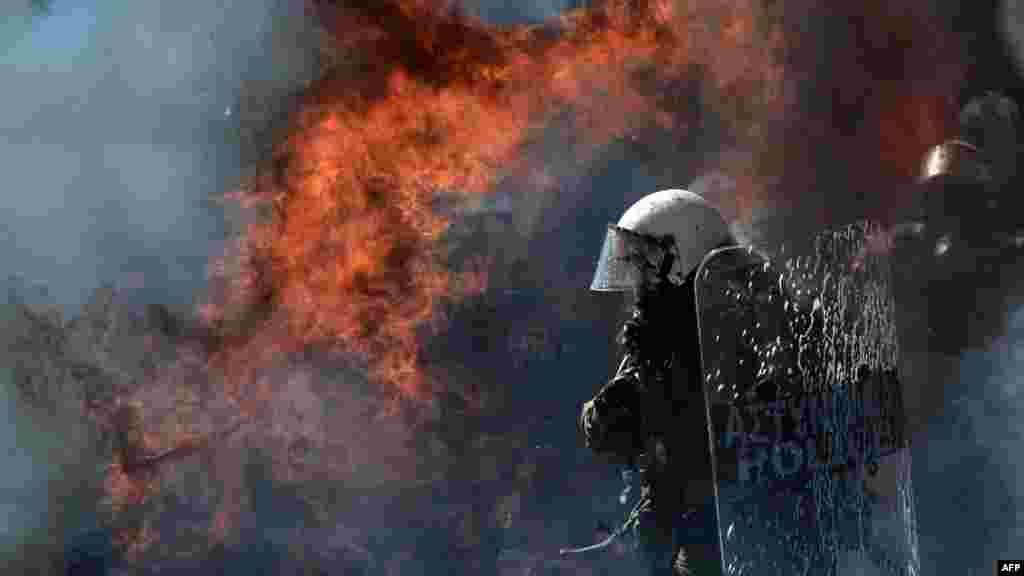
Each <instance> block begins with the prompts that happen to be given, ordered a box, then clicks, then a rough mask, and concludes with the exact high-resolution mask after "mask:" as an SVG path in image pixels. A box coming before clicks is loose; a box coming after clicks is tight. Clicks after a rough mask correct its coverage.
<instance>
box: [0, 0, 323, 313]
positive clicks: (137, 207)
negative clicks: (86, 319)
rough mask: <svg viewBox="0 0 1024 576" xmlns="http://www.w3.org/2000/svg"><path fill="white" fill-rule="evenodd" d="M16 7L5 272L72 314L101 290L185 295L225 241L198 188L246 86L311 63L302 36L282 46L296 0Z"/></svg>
mask: <svg viewBox="0 0 1024 576" xmlns="http://www.w3.org/2000/svg"><path fill="white" fill-rule="evenodd" d="M21 4H22V3H19V2H8V3H5V7H4V8H2V9H0V19H2V20H5V24H4V25H3V26H0V86H3V89H2V90H0V174H2V176H3V178H2V184H0V189H2V193H0V234H2V236H3V240H2V241H0V262H3V264H4V268H5V272H7V273H15V274H19V275H23V276H26V277H28V278H31V279H32V280H33V281H36V282H41V283H43V284H46V285H48V286H50V287H51V288H50V289H51V292H52V294H53V296H54V297H55V298H56V299H57V300H58V301H59V302H60V303H61V304H62V305H64V306H66V307H69V308H72V309H74V308H77V307H78V306H79V305H80V304H81V303H82V301H83V300H84V299H85V298H86V297H87V295H88V294H89V293H90V292H91V291H92V289H93V288H95V287H96V286H97V285H98V284H100V283H114V284H117V285H121V286H124V287H126V288H129V289H133V290H134V291H135V293H136V294H138V295H140V297H142V298H145V299H147V300H161V301H171V302H188V301H190V300H191V296H192V293H193V292H194V291H195V290H196V289H198V288H200V287H201V286H203V285H204V284H205V281H206V278H205V268H206V265H207V262H208V258H209V256H210V254H211V252H214V251H216V250H218V244H217V241H218V240H219V239H220V238H221V237H222V235H223V230H222V229H223V223H222V221H221V215H220V213H219V211H218V209H216V207H215V206H213V205H212V204H211V203H210V197H211V196H213V195H216V194H219V193H222V192H224V191H226V190H227V189H230V188H231V186H233V185H234V183H235V181H236V179H237V177H238V175H239V171H240V160H239V142H238V137H237V134H238V132H239V131H238V123H239V121H240V120H239V118H238V115H237V113H235V112H236V110H237V102H238V101H239V95H240V92H241V90H242V89H243V83H245V82H264V83H267V82H274V83H278V84H280V85H293V86H297V85H298V84H299V83H300V82H301V81H303V80H305V79H306V78H308V77H310V75H311V74H312V72H313V71H314V69H315V68H314V60H313V57H312V56H311V55H310V54H311V53H312V54H315V52H314V50H315V49H314V48H313V46H315V44H314V42H315V39H314V38H312V36H309V37H306V38H303V39H301V40H299V41H300V42H306V43H307V44H305V45H299V46H287V45H285V46H282V42H281V36H282V33H281V29H282V28H283V27H285V26H290V27H292V28H293V29H294V28H295V27H303V26H304V27H307V28H311V26H312V25H311V24H310V22H309V21H308V19H306V18H305V17H304V12H303V9H302V4H301V3H299V2H289V1H287V0H271V1H269V2H262V3H254V2H247V1H243V0H227V1H225V2H216V3H210V2H200V1H198V0H184V1H181V2H158V1H156V0H150V1H141V2H139V1H134V2H133V1H127V0H123V1H104V2H98V1H97V2H55V3H53V6H52V10H51V12H50V14H49V15H48V16H46V17H38V16H36V17H33V16H32V15H31V13H30V12H29V10H28V8H27V7H22V6H21ZM290 38H301V37H300V36H297V35H293V36H291V37H290ZM283 49H284V50H283ZM287 50H293V51H292V52H290V53H289V54H288V55H289V57H288V58H283V57H282V55H281V54H280V53H281V52H282V51H287ZM286 61H287V65H285V62H286Z"/></svg>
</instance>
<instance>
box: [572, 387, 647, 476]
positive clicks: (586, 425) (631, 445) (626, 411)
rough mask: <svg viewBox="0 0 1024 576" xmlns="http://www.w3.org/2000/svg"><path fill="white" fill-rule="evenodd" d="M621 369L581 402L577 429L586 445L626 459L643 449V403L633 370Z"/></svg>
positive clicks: (597, 450) (596, 450)
mask: <svg viewBox="0 0 1024 576" xmlns="http://www.w3.org/2000/svg"><path fill="white" fill-rule="evenodd" d="M623 372H624V373H623ZM623 372H620V373H619V374H618V375H616V377H615V378H613V379H612V380H611V381H610V382H608V383H607V384H605V386H604V387H603V388H601V390H600V392H598V393H597V395H596V396H595V397H594V398H593V399H592V400H589V401H587V402H586V403H584V405H583V410H582V412H581V414H580V428H581V430H582V431H583V434H584V436H585V437H586V442H587V447H588V448H590V449H592V450H594V451H595V452H609V453H613V454H616V455H619V456H621V457H624V458H629V457H632V456H634V455H635V454H636V453H637V452H638V451H639V450H642V441H641V440H640V439H641V438H642V435H643V430H642V422H641V420H640V418H639V416H638V413H639V411H640V410H641V409H642V406H641V405H640V393H639V390H637V382H636V378H635V373H634V371H630V370H625V371H623Z"/></svg>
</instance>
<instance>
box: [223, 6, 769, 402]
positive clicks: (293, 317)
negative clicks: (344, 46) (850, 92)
mask: <svg viewBox="0 0 1024 576" xmlns="http://www.w3.org/2000/svg"><path fill="white" fill-rule="evenodd" d="M704 4H705V6H703V7H702V8H701V10H700V16H701V17H702V18H710V19H713V20H714V22H715V23H717V24H721V26H722V27H721V29H720V30H709V29H707V28H695V27H693V26H692V25H691V24H692V22H694V21H695V14H693V13H692V12H693V9H690V11H689V12H680V11H679V9H678V7H677V4H676V3H675V2H671V1H669V0H653V1H649V2H639V3H636V2H630V3H614V2H609V3H606V4H603V5H601V6H598V7H594V8H591V9H589V10H587V11H576V12H571V13H567V14H565V15H563V16H562V17H561V18H560V19H559V20H558V21H557V22H554V23H551V24H550V25H544V26H535V27H510V28H497V27H492V26H487V25H484V24H482V23H480V22H478V21H475V20H473V19H470V18H467V17H465V16H461V15H460V14H459V13H458V12H457V11H454V10H452V9H450V8H449V7H447V6H446V5H445V4H444V3H440V2H412V1H396V0H387V1H383V2H374V3H367V4H360V5H358V6H356V5H353V6H344V7H341V6H333V5H332V6H329V7H324V8H323V10H324V14H325V15H326V18H327V21H328V23H329V28H330V29H331V31H332V34H333V35H334V36H335V37H336V38H337V39H338V40H339V41H340V42H347V43H350V44H352V45H353V46H351V47H350V51H349V52H348V54H350V55H351V61H350V62H349V63H348V64H349V66H350V67H351V70H343V71H341V72H339V73H336V74H334V75H328V77H327V78H325V79H324V80H323V81H321V82H320V83H319V84H318V85H316V86H315V87H314V88H313V89H312V90H311V91H310V94H309V98H308V102H307V104H306V107H305V109H304V110H303V111H302V113H301V115H300V117H299V118H298V121H297V123H296V128H295V130H294V131H293V132H292V134H291V136H290V137H289V138H288V139H287V141H285V142H284V143H283V144H282V145H281V146H280V147H279V149H278V152H277V156H276V165H275V173H274V174H272V175H270V176H268V177H266V178H264V179H261V180H260V181H259V183H258V185H256V186H255V187H254V189H253V190H251V191H248V192H247V194H246V195H245V197H246V199H247V200H249V201H254V200H256V201H264V202H266V203H267V205H269V206H271V207H272V209H271V210H272V211H271V216H270V217H269V218H267V219H265V220H263V221H259V222H257V223H255V224H252V225H251V226H250V227H249V228H248V230H247V232H246V235H245V238H244V245H243V250H244V251H245V253H246V258H247V260H246V263H245V266H244V269H243V270H242V271H241V272H240V273H238V274H237V276H236V277H235V278H234V279H233V283H232V285H231V286H230V289H229V294H228V299H229V300H234V301H237V302H243V303H245V304H244V305H248V306H253V305H255V307H256V308H259V309H260V310H261V313H263V314H266V316H265V320H263V321H262V322H263V324H262V325H261V326H260V328H259V330H260V331H261V335H260V337H259V338H257V339H256V340H250V339H243V341H244V342H245V344H244V345H242V346H241V348H243V349H251V347H252V346H256V347H257V348H260V349H264V348H265V347H266V346H267V345H268V342H267V340H266V338H267V337H268V336H267V332H266V330H267V329H268V328H270V327H273V328H272V330H273V334H274V335H273V337H271V340H272V341H273V344H272V346H275V347H283V348H284V349H289V348H291V347H294V346H300V345H304V344H309V343H313V342H317V343H328V344H335V343H336V344H340V345H341V346H342V347H343V348H344V349H346V350H348V351H350V352H357V353H358V354H360V355H361V357H362V358H364V359H365V360H366V361H367V362H368V365H369V370H370V372H371V375H372V377H373V378H374V379H376V380H378V381H381V382H386V383H389V384H393V385H394V386H395V387H396V389H397V390H398V391H400V392H401V394H402V395H404V396H406V397H413V398H418V397H423V396H424V395H426V394H428V393H429V391H430V389H431V385H430V383H429V382H427V381H425V378H424V376H423V372H422V371H421V370H420V369H419V367H418V365H417V354H418V353H417V348H418V338H419V333H420V330H421V329H422V328H423V327H425V326H429V325H430V323H431V320H432V318H433V317H434V314H435V310H436V304H437V302H438V300H439V299H440V298H442V297H458V296H460V295H463V294H465V293H467V292H469V291H472V290H473V289H474V287H480V286H482V285H483V283H482V282H481V281H480V279H479V278H476V279H474V274H479V272H469V273H461V274H460V273H456V272H455V271H454V270H452V269H451V268H449V267H447V266H445V265H444V264H443V263H442V262H440V260H439V258H438V253H437V248H438V242H439V238H440V237H441V234H442V233H443V231H444V230H445V228H446V225H447V221H446V220H445V219H444V217H442V216H441V215H439V214H438V213H436V212H435V211H433V210H432V204H433V202H434V199H435V197H436V196H437V194H438V193H440V192H444V193H448V194H452V193H455V194H475V193H484V192H487V191H489V190H491V189H492V188H493V186H494V185H495V183H496V182H497V181H498V180H499V179H500V178H502V177H504V176H508V175H515V174H517V173H518V175H519V176H523V175H524V174H523V173H524V172H529V171H530V170H531V167H530V166H529V164H528V163H527V162H524V161H523V157H522V156H521V154H520V153H521V151H522V147H523V145H524V142H526V141H527V139H528V138H529V137H530V136H531V134H532V133H533V132H534V131H535V130H539V129H541V128H543V127H544V126H545V124H546V123H547V122H548V121H549V120H550V119H551V118H552V117H553V116H554V115H555V114H557V113H559V112H561V111H564V110H566V109H570V110H571V112H572V118H573V127H574V129H575V131H576V132H577V138H576V139H575V140H574V146H575V150H574V152H575V158H576V159H577V161H578V162H585V161H586V160H587V158H588V157H590V155H591V154H592V153H593V150H594V149H596V148H597V147H599V146H601V145H602V144H605V143H607V142H609V141H611V140H612V139H614V138H617V137H622V136H625V135H627V134H629V133H630V132H631V131H637V130H642V129H650V128H655V129H658V128H660V129H662V130H668V131H670V130H672V129H673V128H676V127H677V126H675V123H676V121H677V117H678V115H677V114H676V113H677V112H680V111H681V108H683V107H684V106H682V105H681V104H682V103H681V102H675V101H670V100H667V99H666V98H664V97H663V95H661V94H660V93H659V90H660V89H661V88H663V87H664V86H666V85H668V84H669V83H671V82H672V81H674V80H679V79H683V78H685V77H687V75H689V74H691V73H692V72H691V71H690V70H689V69H688V67H687V66H688V65H689V64H690V63H692V61H693V60H694V56H693V54H691V52H693V51H695V50H700V49H705V50H706V49H707V46H706V45H707V44H709V43H713V44H715V45H716V46H718V49H717V50H715V51H714V58H713V60H714V62H713V65H712V69H713V70H714V71H715V72H717V73H718V75H717V76H716V79H717V80H718V81H719V83H720V84H722V85H730V86H732V85H739V84H742V83H751V81H752V80H756V81H758V82H760V83H763V82H764V81H765V77H766V76H767V77H768V80H769V81H771V79H772V77H773V75H774V76H775V77H777V76H778V74H777V73H775V71H774V70H775V69H774V67H773V63H772V62H771V61H770V60H769V59H768V57H767V56H765V55H764V53H763V52H762V51H761V50H760V49H759V48H758V46H756V44H757V43H756V42H754V40H753V35H754V33H755V31H754V13H753V7H752V5H750V4H743V3H739V4H734V3H725V2H715V3H704ZM711 4H713V6H712V5H711ZM702 36H708V37H713V39H712V40H707V39H705V38H702ZM702 46H703V48H702ZM709 53H710V52H709ZM759 55H761V56H760V57H759ZM643 71H647V72H648V76H651V73H650V72H651V71H653V77H654V78H655V79H656V81H655V82H650V81H648V82H646V83H645V82H643V81H638V80H637V78H638V77H640V76H641V74H640V73H641V72H643ZM759 85H760V84H759ZM747 89H749V88H747ZM539 180H541V179H540V178H532V179H531V178H529V177H527V178H524V179H523V181H524V182H530V181H532V182H536V181H539ZM219 312H220V314H221V315H223V309H221V310H220V311H219ZM215 317H217V316H216V313H215ZM221 317H222V316H221ZM257 340H259V341H257ZM251 352H252V351H251V350H249V351H247V352H245V353H244V354H243V356H244V357H245V358H246V359H247V360H251V359H252V358H253V356H252V354H251ZM235 353H238V352H237V349H236V350H235ZM257 353H259V352H257Z"/></svg>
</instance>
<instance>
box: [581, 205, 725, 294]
mask: <svg viewBox="0 0 1024 576" xmlns="http://www.w3.org/2000/svg"><path fill="white" fill-rule="evenodd" d="M733 243H735V241H734V240H733V237H732V234H731V233H730V232H729V226H728V224H726V222H725V219H724V218H722V215H721V214H720V213H719V212H718V210H717V209H715V208H714V207H713V206H712V205H711V204H709V203H708V202H706V201H705V200H704V198H702V197H701V196H699V195H697V194H694V193H693V192H688V191H686V190H662V191H660V192H655V193H653V194H649V195H647V196H644V197H643V198H641V199H640V200H638V201H637V202H636V203H635V204H633V205H632V206H630V207H629V209H628V210H626V213H625V214H623V215H622V218H620V219H619V221H618V223H617V224H610V225H609V226H608V234H607V236H606V237H605V241H604V246H603V247H602V249H601V257H600V259H599V260H598V263H597V270H596V271H595V272H594V280H593V282H592V283H591V284H590V289H591V290H594V291H598V292H625V291H630V290H634V289H636V288H639V287H641V286H642V285H644V284H645V283H649V282H654V281H657V279H660V278H664V279H667V280H668V282H670V283H671V284H673V285H676V286H679V285H682V284H683V282H684V281H685V279H686V277H687V276H688V275H689V274H690V273H691V272H693V270H694V269H695V268H697V266H699V265H700V263H701V261H702V260H703V259H704V256H706V255H707V254H708V252H710V251H712V250H714V249H715V248H718V247H720V246H723V245H727V244H733Z"/></svg>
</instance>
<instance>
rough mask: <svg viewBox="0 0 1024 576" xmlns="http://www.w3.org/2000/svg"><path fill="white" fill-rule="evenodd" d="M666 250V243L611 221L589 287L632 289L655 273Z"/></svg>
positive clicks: (652, 276)
mask: <svg viewBox="0 0 1024 576" xmlns="http://www.w3.org/2000/svg"><path fill="white" fill-rule="evenodd" d="M667 254H668V251H667V250H666V249H665V247H664V246H662V245H660V244H659V243H658V242H656V241H655V240H654V239H653V238H648V237H646V236H644V235H642V234H637V233H636V232H633V231H631V230H627V229H625V228H620V227H618V226H615V225H609V226H608V233H607V234H606V235H605V238H604V245H603V246H602V247H601V256H600V257H599V258H598V261H597V270H595V271H594V279H593V281H592V282H591V283H590V289H591V290H593V291H595V292H626V291H630V290H633V289H635V288H637V287H639V286H640V285H641V283H642V282H645V281H646V280H647V279H648V278H654V277H655V275H656V274H657V273H658V272H659V270H660V268H661V263H662V262H663V261H664V258H665V256H666V255H667Z"/></svg>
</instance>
